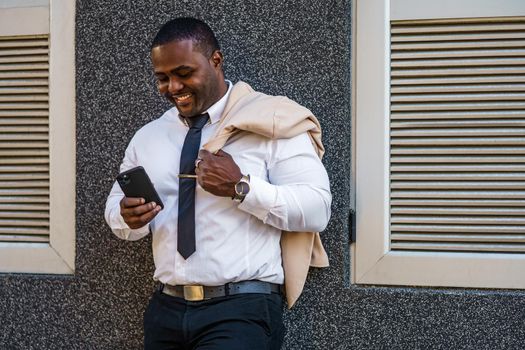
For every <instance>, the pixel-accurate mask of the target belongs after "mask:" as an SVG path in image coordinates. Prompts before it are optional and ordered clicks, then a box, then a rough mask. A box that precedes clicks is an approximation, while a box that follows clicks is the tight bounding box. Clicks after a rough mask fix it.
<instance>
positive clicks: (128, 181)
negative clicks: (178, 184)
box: [117, 166, 164, 209]
mask: <svg viewBox="0 0 525 350" xmlns="http://www.w3.org/2000/svg"><path fill="white" fill-rule="evenodd" d="M117 182H118V184H119V185H120V188H121V189H122V192H124V194H125V195H126V197H139V198H144V199H145V200H146V203H149V202H155V203H157V205H160V207H161V208H162V209H164V203H162V201H161V199H160V197H159V195H158V193H157V191H156V190H155V187H153V184H152V183H151V180H150V179H149V176H148V174H147V173H146V170H144V168H143V167H141V166H138V167H135V168H132V169H129V170H126V171H124V172H122V173H120V174H118V175H117Z"/></svg>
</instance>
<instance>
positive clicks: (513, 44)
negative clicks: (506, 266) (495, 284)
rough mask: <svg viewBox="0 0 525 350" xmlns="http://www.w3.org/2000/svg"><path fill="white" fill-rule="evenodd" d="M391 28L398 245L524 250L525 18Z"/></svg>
mask: <svg viewBox="0 0 525 350" xmlns="http://www.w3.org/2000/svg"><path fill="white" fill-rule="evenodd" d="M391 30H392V42H391V55H392V56H391V65H392V67H391V123H390V133H391V135H390V137H391V140H390V142H391V155H390V158H391V169H390V171H391V172H390V176H391V207H390V211H391V248H392V250H418V251H421V250H424V251H469V252H507V253H525V18H521V19H517V18H514V19H507V20H505V19H501V20H500V19H491V20H485V21H483V22H482V21H480V20H477V21H463V22H457V21H456V22H452V21H451V22H444V21H434V22H429V21H420V22H414V21H412V22H392V27H391Z"/></svg>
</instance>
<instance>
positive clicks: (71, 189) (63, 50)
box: [0, 0, 76, 274]
mask: <svg viewBox="0 0 525 350" xmlns="http://www.w3.org/2000/svg"><path fill="white" fill-rule="evenodd" d="M42 3H43V1H42V0H33V1H25V2H23V5H24V6H23V7H20V8H8V9H7V11H8V12H9V13H10V15H12V14H13V13H15V12H18V13H19V14H22V13H24V12H25V13H26V14H28V13H29V14H30V15H34V14H40V15H41V14H42V11H43V8H45V6H44V5H43V4H42ZM8 7H9V6H8ZM48 13H49V20H48V22H49V23H48V25H49V27H48V33H49V38H50V39H49V41H50V43H49V153H50V156H49V157H50V159H49V162H50V164H49V167H50V169H49V172H50V174H49V175H50V184H49V186H50V219H49V225H50V242H49V243H7V242H6V243H0V272H7V273H46V274H73V273H74V271H75V212H76V203H75V201H76V191H75V187H76V186H75V185H76V184H75V182H76V140H75V123H76V120H75V119H76V118H75V116H76V113H75V2H74V1H58V0H50V1H49V7H48ZM18 18H20V17H18ZM30 18H31V17H29V19H30ZM24 19H26V20H27V17H26V18H24ZM20 23H22V22H20ZM27 23H39V25H38V26H36V25H35V26H29V28H28V27H27V26H21V27H24V28H22V29H21V30H19V31H18V32H15V31H13V30H11V32H10V33H6V34H3V33H2V35H27V34H48V33H42V31H43V30H45V29H46V28H45V27H46V23H45V21H42V20H38V21H34V22H33V21H28V22H27ZM10 28H12V27H10Z"/></svg>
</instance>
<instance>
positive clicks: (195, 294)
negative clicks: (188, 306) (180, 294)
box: [183, 286, 204, 301]
mask: <svg viewBox="0 0 525 350" xmlns="http://www.w3.org/2000/svg"><path fill="white" fill-rule="evenodd" d="M183 287H184V289H183V290H184V299H185V300H187V301H201V300H204V287H203V286H183Z"/></svg>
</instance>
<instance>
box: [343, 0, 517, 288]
mask: <svg viewBox="0 0 525 350" xmlns="http://www.w3.org/2000/svg"><path fill="white" fill-rule="evenodd" d="M482 2H483V3H485V4H488V5H487V6H486V7H485V8H482V6H480V1H474V0H466V1H463V2H462V3H461V6H459V5H458V2H457V1H454V0H446V1H441V2H438V3H435V4H433V6H431V9H432V11H431V14H432V15H431V16H427V15H425V16H424V17H422V11H428V7H426V6H422V5H421V4H420V3H419V2H418V1H416V0H392V1H389V0H376V1H370V0H356V1H355V6H354V8H353V11H352V13H353V19H352V22H353V35H352V37H353V40H354V43H353V48H352V57H353V67H352V70H353V72H354V73H355V74H353V89H352V94H353V113H354V116H353V124H352V126H353V131H354V132H353V140H352V142H353V144H354V147H353V152H352V155H353V165H354V169H353V181H354V191H355V195H354V196H355V210H356V223H355V224H356V225H355V226H356V232H357V238H356V242H355V243H353V244H352V245H351V266H352V273H351V282H352V283H355V284H381V285H409V286H442V287H473V288H519V289H523V288H525V274H523V270H524V269H525V254H522V255H518V254H497V253H459V252H458V253H447V252H439V253H437V252H424V251H419V252H403V251H390V247H389V245H390V238H389V234H390V232H389V227H390V223H389V207H390V206H389V191H390V189H389V171H388V169H389V166H390V164H389V114H390V91H389V90H390V62H389V57H390V49H389V46H390V21H391V20H398V19H421V18H425V19H426V18H430V19H432V18H461V17H473V16H476V17H500V16H522V15H525V13H523V12H524V11H523V5H521V6H518V5H517V3H516V2H513V1H512V0H505V1H504V3H503V4H502V3H501V2H498V5H497V7H496V8H495V7H494V6H493V5H494V4H491V2H490V1H488V0H484V1H482ZM473 8H475V9H476V10H475V11H474V12H472V9H473ZM491 11H492V12H491ZM520 11H521V12H520Z"/></svg>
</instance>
